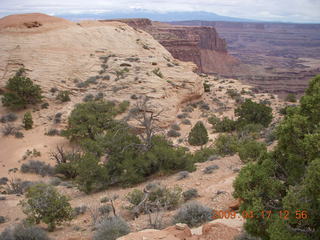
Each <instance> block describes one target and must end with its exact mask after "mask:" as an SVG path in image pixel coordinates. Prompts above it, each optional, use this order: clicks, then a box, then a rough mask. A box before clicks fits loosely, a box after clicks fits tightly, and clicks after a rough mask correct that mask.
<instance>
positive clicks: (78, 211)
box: [73, 205, 88, 216]
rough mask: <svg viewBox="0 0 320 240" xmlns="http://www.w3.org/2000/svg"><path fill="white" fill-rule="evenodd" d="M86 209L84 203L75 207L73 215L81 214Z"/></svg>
mask: <svg viewBox="0 0 320 240" xmlns="http://www.w3.org/2000/svg"><path fill="white" fill-rule="evenodd" d="M87 209H88V207H87V206H86V205H82V206H79V207H75V208H74V209H73V216H79V215H83V214H85V213H86V211H87Z"/></svg>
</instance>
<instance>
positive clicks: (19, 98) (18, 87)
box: [2, 68, 43, 110]
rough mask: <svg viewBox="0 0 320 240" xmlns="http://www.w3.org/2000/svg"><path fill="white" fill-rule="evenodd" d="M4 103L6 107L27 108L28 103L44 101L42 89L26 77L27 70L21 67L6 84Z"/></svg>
mask: <svg viewBox="0 0 320 240" xmlns="http://www.w3.org/2000/svg"><path fill="white" fill-rule="evenodd" d="M5 88H6V89H7V90H8V92H5V93H4V95H3V98H2V104H3V106H5V107H8V108H11V109H14V110H18V109H23V108H26V106H27V105H28V104H37V103H39V102H41V101H42V98H43V97H42V90H41V88H40V86H39V85H35V84H34V83H33V82H32V80H31V79H30V78H28V77H26V73H25V70H24V69H23V68H21V69H20V70H19V71H17V73H16V74H15V76H14V77H12V78H10V79H9V80H8V82H7V84H6V86H5Z"/></svg>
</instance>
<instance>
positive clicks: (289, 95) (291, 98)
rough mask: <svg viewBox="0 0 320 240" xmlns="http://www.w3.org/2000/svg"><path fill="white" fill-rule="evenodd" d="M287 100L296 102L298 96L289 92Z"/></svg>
mask: <svg viewBox="0 0 320 240" xmlns="http://www.w3.org/2000/svg"><path fill="white" fill-rule="evenodd" d="M285 100H286V101H287V102H296V101H297V98H296V95H294V94H293V93H289V94H288V95H287V97H286V99H285Z"/></svg>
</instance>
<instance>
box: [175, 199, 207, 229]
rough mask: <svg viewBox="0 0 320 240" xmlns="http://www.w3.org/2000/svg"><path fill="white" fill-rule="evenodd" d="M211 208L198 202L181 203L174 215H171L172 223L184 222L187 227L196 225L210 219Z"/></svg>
mask: <svg viewBox="0 0 320 240" xmlns="http://www.w3.org/2000/svg"><path fill="white" fill-rule="evenodd" d="M211 217H212V209H210V208H208V207H206V206H203V205H201V204H200V203H198V202H190V203H186V204H185V205H183V206H182V207H181V208H180V209H179V210H178V212H177V213H176V215H174V216H173V222H174V223H186V224H188V226H189V227H197V226H199V225H201V224H203V223H205V222H208V221H210V220H211Z"/></svg>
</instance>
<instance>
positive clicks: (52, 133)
mask: <svg viewBox="0 0 320 240" xmlns="http://www.w3.org/2000/svg"><path fill="white" fill-rule="evenodd" d="M46 135H48V136H59V135H60V131H59V130H58V129H55V128H51V129H49V131H48V132H47V133H46Z"/></svg>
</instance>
